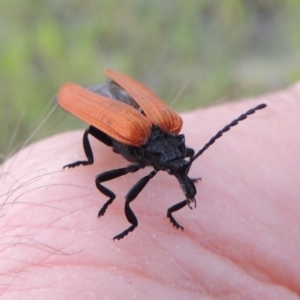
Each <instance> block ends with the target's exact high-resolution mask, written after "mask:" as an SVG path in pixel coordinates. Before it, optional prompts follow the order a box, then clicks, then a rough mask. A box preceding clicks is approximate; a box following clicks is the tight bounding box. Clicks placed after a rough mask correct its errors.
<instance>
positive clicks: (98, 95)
mask: <svg viewBox="0 0 300 300" xmlns="http://www.w3.org/2000/svg"><path fill="white" fill-rule="evenodd" d="M105 74H106V75H107V76H108V77H110V78H111V80H110V81H108V82H107V83H105V84H103V85H100V86H91V87H87V88H84V87H81V86H79V85H76V84H73V83H67V84H65V85H64V86H63V87H62V88H61V89H60V91H59V93H58V103H59V104H60V105H61V106H62V107H63V108H64V109H65V110H67V111H68V112H70V113H72V114H73V115H75V116H77V117H78V118H80V119H82V120H83V121H85V122H87V123H89V124H90V126H89V128H88V129H87V130H86V131H85V133H84V135H83V148H84V151H85V154H86V157H87V160H83V161H77V162H74V163H72V164H68V165H66V166H64V168H74V167H77V166H79V165H91V164H93V163H94V156H93V151H92V148H91V145H90V142H89V139H88V135H89V134H91V135H92V136H94V137H95V138H96V139H98V140H99V141H101V142H103V143H104V144H105V145H107V146H109V147H112V148H113V150H114V151H115V152H116V153H119V154H121V155H122V156H123V157H124V158H125V159H126V160H128V161H129V162H130V163H131V164H130V165H129V166H127V167H124V168H120V169H115V170H110V171H106V172H103V173H101V174H99V175H97V176H96V187H97V188H98V190H99V191H100V192H101V193H103V194H104V195H106V196H107V197H109V199H108V200H107V201H106V203H105V204H104V205H103V206H102V208H101V209H100V211H99V213H98V217H100V216H103V215H104V213H105V211H106V209H107V207H108V206H109V205H110V204H111V203H112V202H113V201H114V199H115V198H116V195H115V194H114V193H113V192H112V191H111V190H109V189H108V188H106V187H105V186H103V185H102V183H103V182H105V181H109V180H112V179H114V178H117V177H120V176H123V175H126V174H127V173H134V172H136V171H138V170H139V169H141V168H144V167H146V166H151V167H153V171H151V172H150V173H149V174H148V175H147V176H145V177H143V178H141V179H140V180H139V181H138V182H137V183H136V184H135V185H134V186H133V187H132V188H131V189H130V190H129V192H128V193H127V195H126V197H125V198H126V202H125V215H126V218H127V220H128V222H129V223H130V224H131V226H130V227H129V228H127V229H126V230H124V231H123V232H121V233H120V234H118V235H116V236H115V237H114V238H113V239H117V240H120V239H122V238H123V237H124V236H126V235H127V234H128V233H129V232H130V231H133V230H134V229H135V228H136V227H137V226H138V220H137V218H136V216H135V214H134V213H133V211H132V209H131V208H130V202H131V201H133V200H134V199H135V198H136V197H137V196H138V194H139V193H140V192H141V191H142V189H143V188H144V187H145V186H146V184H147V183H148V181H149V180H150V179H151V178H153V177H154V176H155V175H156V173H157V172H158V171H167V172H168V173H169V174H170V175H174V176H175V177H176V178H177V179H178V181H179V184H180V186H181V188H182V191H183V193H184V195H185V199H184V200H183V201H181V202H179V203H177V204H175V205H173V206H171V207H170V208H169V209H168V211H167V217H168V218H169V219H170V221H171V223H172V224H173V225H174V226H175V227H176V228H181V229H183V227H182V226H181V225H180V224H179V223H178V222H177V221H176V220H175V219H174V217H173V215H172V213H174V212H175V211H177V210H179V209H181V208H183V207H185V206H186V205H188V206H189V207H190V208H192V206H191V204H194V206H196V199H195V195H196V193H197V190H196V187H195V184H194V183H195V182H196V181H197V179H192V178H190V177H189V176H188V173H189V170H190V167H191V165H192V163H193V161H195V159H197V158H198V157H199V156H200V155H201V154H202V153H203V152H204V151H205V150H206V149H207V148H208V147H209V146H211V145H212V144H213V143H214V142H215V140H216V139H218V138H219V137H221V136H222V134H223V133H224V132H226V131H228V130H229V129H230V128H231V127H232V126H235V125H237V124H238V122H239V121H242V120H244V119H246V118H247V116H249V115H251V114H253V113H255V111H256V110H259V109H263V108H265V107H266V105H265V104H260V105H258V106H256V107H255V108H252V109H250V110H249V111H247V112H246V113H244V114H242V115H241V116H239V117H238V118H237V119H235V120H233V121H232V122H231V123H230V124H228V125H226V126H225V127H224V128H223V129H222V130H220V131H219V132H218V133H217V134H216V135H215V136H213V137H212V138H211V139H210V141H209V142H208V143H207V144H206V145H205V146H204V147H203V148H202V149H201V150H199V151H198V152H197V153H196V154H195V151H194V150H193V149H192V148H188V147H186V145H185V137H184V135H183V134H179V132H180V130H181V127H182V119H181V117H180V116H179V115H178V114H177V113H176V112H175V111H173V110H172V109H171V108H169V107H168V106H167V105H166V104H165V103H164V102H163V101H162V100H161V99H160V98H159V97H158V96H156V95H155V94H154V93H153V92H152V91H151V90H150V89H148V88H147V87H146V86H144V85H143V84H142V83H140V82H138V81H136V80H135V79H133V78H131V77H129V76H127V75H124V74H121V73H118V72H116V71H113V70H106V71H105ZM186 158H188V159H186Z"/></svg>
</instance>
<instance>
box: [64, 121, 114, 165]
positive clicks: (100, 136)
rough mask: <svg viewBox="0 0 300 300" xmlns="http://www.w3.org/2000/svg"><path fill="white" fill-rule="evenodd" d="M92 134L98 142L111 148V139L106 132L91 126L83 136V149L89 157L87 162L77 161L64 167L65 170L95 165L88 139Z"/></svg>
mask: <svg viewBox="0 0 300 300" xmlns="http://www.w3.org/2000/svg"><path fill="white" fill-rule="evenodd" d="M89 134H91V135H92V136H93V137H95V138H96V139H97V140H99V141H100V142H102V143H104V144H105V145H107V146H111V145H112V143H111V138H110V137H109V136H108V135H107V134H105V133H104V132H102V131H101V130H99V129H97V128H96V127H93V126H90V127H89V128H88V129H86V131H85V132H84V135H83V149H84V153H85V155H86V157H87V160H79V161H76V162H74V163H72V164H68V165H66V166H64V167H63V168H74V167H77V166H79V165H84V166H86V165H92V164H93V163H94V155H93V151H92V147H91V144H90V141H89V138H88V135H89Z"/></svg>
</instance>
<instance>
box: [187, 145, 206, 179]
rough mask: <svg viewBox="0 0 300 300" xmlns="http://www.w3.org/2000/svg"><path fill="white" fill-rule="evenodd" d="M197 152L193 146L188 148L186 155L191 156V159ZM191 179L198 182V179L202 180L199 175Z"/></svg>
mask: <svg viewBox="0 0 300 300" xmlns="http://www.w3.org/2000/svg"><path fill="white" fill-rule="evenodd" d="M194 154H195V150H194V149H192V148H186V156H185V157H189V158H190V160H191V159H192V157H193V156H194ZM191 180H192V181H193V182H194V183H196V182H198V180H202V179H201V177H198V178H191Z"/></svg>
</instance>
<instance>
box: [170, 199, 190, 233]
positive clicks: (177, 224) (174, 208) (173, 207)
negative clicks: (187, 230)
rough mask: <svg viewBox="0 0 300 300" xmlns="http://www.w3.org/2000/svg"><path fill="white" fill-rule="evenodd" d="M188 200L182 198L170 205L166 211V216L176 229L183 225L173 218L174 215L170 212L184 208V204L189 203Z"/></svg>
mask: <svg viewBox="0 0 300 300" xmlns="http://www.w3.org/2000/svg"><path fill="white" fill-rule="evenodd" d="M189 203H190V201H189V200H187V199H186V200H183V201H181V202H179V203H177V204H175V205H173V206H171V207H170V208H169V209H168V211H167V217H168V218H169V219H170V222H171V223H172V224H173V226H175V227H176V228H177V229H179V228H180V229H182V230H183V227H182V226H181V225H180V224H179V223H178V222H177V221H176V220H175V219H174V217H173V216H172V213H173V212H175V211H177V210H180V209H182V208H184V207H185V206H186V205H189Z"/></svg>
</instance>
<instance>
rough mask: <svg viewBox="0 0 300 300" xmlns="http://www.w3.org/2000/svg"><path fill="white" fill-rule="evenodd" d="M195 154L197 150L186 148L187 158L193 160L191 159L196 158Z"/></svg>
mask: <svg viewBox="0 0 300 300" xmlns="http://www.w3.org/2000/svg"><path fill="white" fill-rule="evenodd" d="M194 154H195V150H194V149H192V148H186V155H185V157H189V158H190V160H191V158H192V157H193V156H194Z"/></svg>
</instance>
